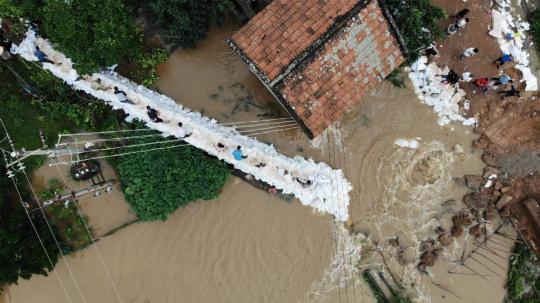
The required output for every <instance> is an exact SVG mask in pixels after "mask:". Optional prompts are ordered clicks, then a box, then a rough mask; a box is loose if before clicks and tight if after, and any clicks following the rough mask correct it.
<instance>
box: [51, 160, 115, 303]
mask: <svg viewBox="0 0 540 303" xmlns="http://www.w3.org/2000/svg"><path fill="white" fill-rule="evenodd" d="M54 161H55V162H58V161H57V160H56V159H54ZM55 167H56V170H57V171H58V174H59V175H60V177H61V178H62V181H63V182H64V184H66V185H67V180H66V178H64V175H63V174H62V172H61V171H60V168H59V167H58V165H55ZM73 204H75V207H76V208H77V214H78V215H79V217H80V218H81V220H82V222H83V224H84V228H85V229H86V232H87V233H88V235H89V236H90V239H92V244H91V245H92V246H94V249H95V250H96V253H97V255H98V258H99V260H100V262H101V264H102V265H103V268H104V270H105V274H106V275H107V278H108V279H109V282H110V283H111V285H112V287H113V290H114V292H115V294H116V296H117V297H118V301H120V302H122V303H123V302H124V300H123V299H122V296H120V292H119V291H118V287H117V286H116V284H115V283H114V281H113V279H112V277H111V274H110V272H109V269H108V268H107V265H106V264H105V261H104V260H103V256H102V255H101V251H100V250H99V248H98V247H97V244H96V243H95V242H94V237H93V236H92V233H91V232H90V228H88V225H87V224H86V220H84V217H83V216H82V212H81V209H80V208H79V204H78V203H77V201H73Z"/></svg>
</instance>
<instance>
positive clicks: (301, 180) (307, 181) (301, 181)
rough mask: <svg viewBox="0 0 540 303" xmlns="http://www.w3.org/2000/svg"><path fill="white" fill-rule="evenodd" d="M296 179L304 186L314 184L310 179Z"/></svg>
mask: <svg viewBox="0 0 540 303" xmlns="http://www.w3.org/2000/svg"><path fill="white" fill-rule="evenodd" d="M295 179H296V182H298V183H300V184H301V185H302V187H303V188H307V187H310V186H311V184H313V183H312V182H311V180H309V179H300V178H295Z"/></svg>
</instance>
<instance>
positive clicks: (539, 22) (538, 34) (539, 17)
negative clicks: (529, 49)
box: [529, 9, 540, 51]
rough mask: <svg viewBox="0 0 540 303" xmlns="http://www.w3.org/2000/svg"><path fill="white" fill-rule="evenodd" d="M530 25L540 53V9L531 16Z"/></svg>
mask: <svg viewBox="0 0 540 303" xmlns="http://www.w3.org/2000/svg"><path fill="white" fill-rule="evenodd" d="M529 23H530V24H531V33H532V36H533V39H534V42H535V44H536V48H537V49H538V50H539V51H540V9H537V10H535V11H534V12H532V13H531V14H530V16H529Z"/></svg>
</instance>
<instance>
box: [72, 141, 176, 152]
mask: <svg viewBox="0 0 540 303" xmlns="http://www.w3.org/2000/svg"><path fill="white" fill-rule="evenodd" d="M183 140H184V138H183V139H172V140H164V141H156V142H147V143H140V144H132V145H126V146H117V147H108V148H101V149H91V150H89V151H88V152H98V151H106V150H115V149H120V148H132V147H141V146H147V145H156V144H164V143H173V142H179V141H183ZM86 152H87V151H82V152H76V153H69V154H66V155H69V156H72V155H77V154H84V153H86Z"/></svg>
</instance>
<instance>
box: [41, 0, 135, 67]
mask: <svg viewBox="0 0 540 303" xmlns="http://www.w3.org/2000/svg"><path fill="white" fill-rule="evenodd" d="M42 11H43V13H42V20H41V22H42V25H41V26H42V29H43V31H44V33H45V35H46V36H47V37H48V38H49V39H50V40H51V41H52V42H54V43H55V44H57V45H58V49H59V50H60V51H62V52H63V53H65V54H66V55H67V56H68V57H70V58H71V59H72V60H73V62H74V63H75V68H76V69H77V70H78V71H79V72H80V73H82V74H86V73H89V72H92V71H96V70H97V69H98V68H99V67H107V66H111V65H113V64H116V63H119V62H122V61H124V60H125V59H127V58H131V57H134V56H135V55H136V54H138V52H139V51H140V47H141V35H140V32H139V30H138V28H137V27H136V25H135V23H134V19H133V17H132V16H131V11H130V9H128V8H127V7H126V6H125V5H124V4H123V3H122V0H92V1H88V0H71V1H64V0H47V1H45V5H44V6H43V8H42Z"/></svg>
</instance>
